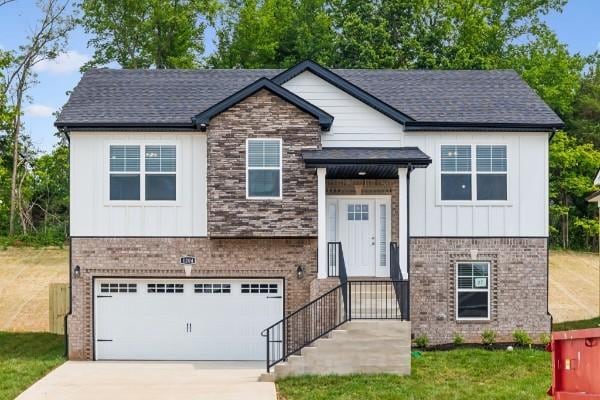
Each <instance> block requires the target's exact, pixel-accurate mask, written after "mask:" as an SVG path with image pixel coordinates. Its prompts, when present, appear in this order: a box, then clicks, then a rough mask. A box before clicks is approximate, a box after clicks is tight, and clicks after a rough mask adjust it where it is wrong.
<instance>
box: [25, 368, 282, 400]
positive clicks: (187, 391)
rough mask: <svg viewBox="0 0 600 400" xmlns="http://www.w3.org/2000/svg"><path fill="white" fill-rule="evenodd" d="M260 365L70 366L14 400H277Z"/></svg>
mask: <svg viewBox="0 0 600 400" xmlns="http://www.w3.org/2000/svg"><path fill="white" fill-rule="evenodd" d="M263 372H264V363H262V362H260V363H256V362H228V361H214V362H128V361H115V362H109V361H96V362H86V361H68V362H66V363H65V364H63V365H61V366H60V367H58V368H57V369H55V370H54V371H52V372H51V373H50V374H48V375H47V376H45V377H44V378H42V379H41V380H39V381H38V382H36V383H35V384H34V385H33V386H31V387H30V388H29V389H27V390H26V391H25V392H23V393H22V394H21V395H20V396H19V397H17V400H33V399H35V400H39V399H52V400H72V399H77V400H80V399H85V400H95V399H98V400H107V399H111V400H121V399H123V400H129V399H144V400H154V399H177V400H192V399H193V400H229V399H244V400H275V399H276V398H277V397H276V394H275V385H274V384H273V383H270V382H258V381H257V380H258V377H259V376H260V374H261V373H263Z"/></svg>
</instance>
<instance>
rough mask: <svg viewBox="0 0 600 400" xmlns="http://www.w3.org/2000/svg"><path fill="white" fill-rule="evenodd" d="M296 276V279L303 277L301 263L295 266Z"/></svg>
mask: <svg viewBox="0 0 600 400" xmlns="http://www.w3.org/2000/svg"><path fill="white" fill-rule="evenodd" d="M296 276H297V277H298V279H302V278H304V268H303V267H302V265H298V267H297V268H296Z"/></svg>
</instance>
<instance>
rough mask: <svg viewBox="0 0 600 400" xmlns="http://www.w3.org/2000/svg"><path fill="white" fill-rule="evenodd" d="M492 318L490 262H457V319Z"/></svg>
mask: <svg viewBox="0 0 600 400" xmlns="http://www.w3.org/2000/svg"><path fill="white" fill-rule="evenodd" d="M489 318H490V263H489V262H481V261H467V262H458V263H456V319H458V320H465V319H489Z"/></svg>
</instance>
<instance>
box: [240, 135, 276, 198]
mask: <svg viewBox="0 0 600 400" xmlns="http://www.w3.org/2000/svg"><path fill="white" fill-rule="evenodd" d="M251 141H261V142H275V141H277V142H279V168H274V167H252V168H250V167H248V156H249V151H248V145H249V144H250V142H251ZM250 169H263V170H269V171H274V170H279V196H268V197H263V196H250V194H249V189H250V186H249V184H248V183H249V176H250V174H249V173H248V171H249V170H250ZM282 198H283V139H281V138H248V139H246V200H281V199H282Z"/></svg>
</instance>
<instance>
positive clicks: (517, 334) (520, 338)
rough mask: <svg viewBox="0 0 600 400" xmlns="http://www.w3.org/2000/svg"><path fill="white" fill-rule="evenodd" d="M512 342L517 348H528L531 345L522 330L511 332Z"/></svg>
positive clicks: (526, 334) (530, 341) (529, 337)
mask: <svg viewBox="0 0 600 400" xmlns="http://www.w3.org/2000/svg"><path fill="white" fill-rule="evenodd" d="M513 340H514V341H515V344H517V345H518V346H529V345H530V344H531V343H532V340H531V336H529V334H528V333H527V332H525V331H524V330H522V329H517V330H516V331H514V332H513Z"/></svg>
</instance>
